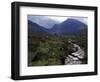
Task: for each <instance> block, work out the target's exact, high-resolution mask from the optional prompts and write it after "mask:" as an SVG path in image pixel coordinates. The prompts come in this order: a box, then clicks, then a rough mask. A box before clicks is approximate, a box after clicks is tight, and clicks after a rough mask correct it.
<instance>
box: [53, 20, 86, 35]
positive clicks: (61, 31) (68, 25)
mask: <svg viewBox="0 0 100 82" xmlns="http://www.w3.org/2000/svg"><path fill="white" fill-rule="evenodd" d="M86 28H87V25H86V24H84V23H82V22H80V21H78V20H75V19H67V20H65V21H64V22H62V23H60V24H55V25H54V27H53V28H52V29H51V30H52V33H56V34H58V35H73V34H79V33H80V32H81V31H82V30H84V29H86Z"/></svg>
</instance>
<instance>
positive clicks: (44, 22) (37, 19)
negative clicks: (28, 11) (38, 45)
mask: <svg viewBox="0 0 100 82" xmlns="http://www.w3.org/2000/svg"><path fill="white" fill-rule="evenodd" d="M28 20H30V21H32V22H34V23H37V24H39V25H40V26H43V27H45V28H47V29H50V28H52V27H53V26H54V25H55V24H59V21H57V20H53V19H50V18H49V17H48V16H28Z"/></svg>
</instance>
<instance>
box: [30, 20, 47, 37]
mask: <svg viewBox="0 0 100 82" xmlns="http://www.w3.org/2000/svg"><path fill="white" fill-rule="evenodd" d="M47 31H48V30H47V29H46V28H44V27H42V26H40V25H38V24H36V23H34V22H32V21H30V20H28V32H29V34H31V35H33V34H34V35H39V36H42V35H46V34H47V35H48V32H47Z"/></svg>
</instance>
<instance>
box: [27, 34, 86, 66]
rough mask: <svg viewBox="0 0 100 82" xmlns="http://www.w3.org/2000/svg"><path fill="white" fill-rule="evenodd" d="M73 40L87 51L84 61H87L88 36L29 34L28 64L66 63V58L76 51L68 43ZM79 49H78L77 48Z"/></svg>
mask: <svg viewBox="0 0 100 82" xmlns="http://www.w3.org/2000/svg"><path fill="white" fill-rule="evenodd" d="M69 40H72V42H73V43H76V44H78V45H80V46H81V47H82V49H84V51H85V58H84V60H83V63H84V64H86V63H87V38H86V36H57V35H53V36H41V37H40V36H30V35H29V36H28V66H48V65H64V64H65V63H64V60H65V58H66V57H67V56H68V54H71V53H72V52H75V50H73V46H72V45H71V44H69V43H68V41H69ZM76 50H77V49H76Z"/></svg>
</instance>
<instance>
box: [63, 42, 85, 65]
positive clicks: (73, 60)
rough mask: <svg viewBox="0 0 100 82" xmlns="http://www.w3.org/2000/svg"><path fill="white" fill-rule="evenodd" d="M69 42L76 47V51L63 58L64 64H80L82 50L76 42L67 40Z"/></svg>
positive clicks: (82, 56) (82, 55) (82, 57)
mask: <svg viewBox="0 0 100 82" xmlns="http://www.w3.org/2000/svg"><path fill="white" fill-rule="evenodd" d="M69 43H70V44H72V45H73V47H74V48H77V51H76V52H73V53H71V54H69V55H68V56H67V57H66V59H65V65H75V64H82V60H83V59H84V54H85V52H84V50H83V49H81V47H80V46H79V45H77V44H74V43H72V42H71V41H69Z"/></svg>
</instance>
